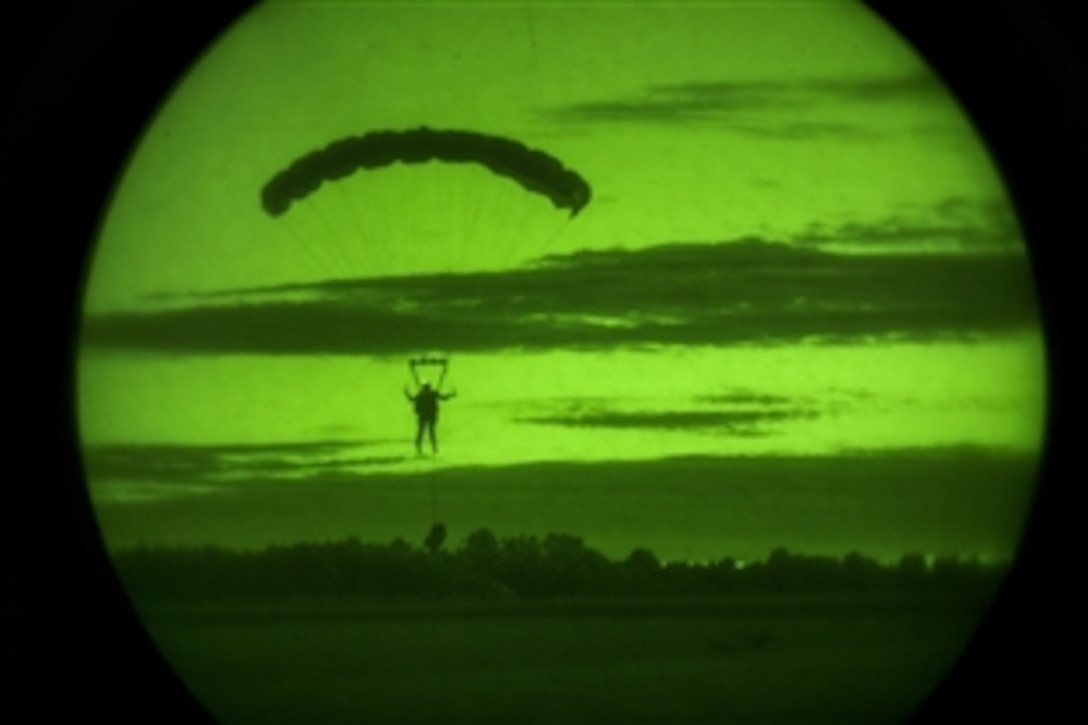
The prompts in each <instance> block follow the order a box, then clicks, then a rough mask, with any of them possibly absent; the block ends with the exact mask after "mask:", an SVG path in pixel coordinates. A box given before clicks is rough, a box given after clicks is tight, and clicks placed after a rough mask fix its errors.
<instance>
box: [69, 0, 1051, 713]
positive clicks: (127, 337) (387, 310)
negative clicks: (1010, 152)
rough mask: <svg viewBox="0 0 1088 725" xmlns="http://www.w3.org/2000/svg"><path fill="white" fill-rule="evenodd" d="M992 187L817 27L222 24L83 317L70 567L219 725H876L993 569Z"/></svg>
mask: <svg viewBox="0 0 1088 725" xmlns="http://www.w3.org/2000/svg"><path fill="white" fill-rule="evenodd" d="M1046 384H1047V382H1046V375H1045V347H1044V340H1043V336H1042V331H1041V326H1040V318H1039V313H1038V309H1037V304H1036V297H1035V289H1034V285H1033V281H1032V276H1031V271H1030V266H1029V258H1028V255H1027V250H1026V246H1025V244H1024V241H1023V238H1022V234H1021V231H1020V228H1019V226H1018V222H1017V219H1016V217H1015V214H1014V212H1013V208H1012V206H1011V204H1010V200H1009V197H1008V194H1007V192H1006V190H1005V188H1004V187H1003V184H1002V181H1001V179H1000V177H999V175H998V173H997V171H996V169H995V166H994V164H993V162H992V160H991V159H990V157H989V156H988V154H987V151H986V149H985V148H984V147H983V145H982V143H981V142H980V140H979V138H978V137H977V136H976V134H975V132H974V130H973V128H972V125H971V123H970V122H969V120H968V119H967V117H966V116H965V114H964V112H963V111H962V109H961V108H960V107H959V106H958V104H957V102H956V101H955V99H954V97H953V96H952V95H951V93H950V91H949V90H948V89H947V88H946V87H945V86H944V85H943V84H942V82H941V81H940V80H939V79H938V78H937V76H936V75H935V74H934V73H933V71H932V70H931V69H930V68H929V67H928V66H927V65H926V63H925V62H924V61H923V60H922V58H921V57H920V56H919V55H918V54H917V53H916V52H915V51H914V50H912V49H911V48H910V46H908V45H907V43H906V42H905V41H904V40H903V39H901V38H900V37H899V36H898V35H896V33H895V32H894V31H893V30H892V29H891V28H889V27H888V26H886V25H885V24H884V23H883V22H882V21H881V20H880V19H879V18H878V17H877V16H876V15H875V14H873V13H872V12H871V11H870V10H868V9H866V8H865V7H864V6H862V5H851V4H842V3H826V4H823V3H813V4H758V3H733V4H720V5H719V4H710V3H708V4H691V5H657V4H645V5H614V4H586V5H576V4H563V5H561V6H560V5H551V4H545V3H539V4H487V5H465V4H461V5H457V4H422V3H416V4H402V5H386V4H381V5H378V4H375V5H368V4H362V3H358V4H337V3H314V4H307V3H286V2H285V3H267V4H263V5H260V6H259V7H257V8H255V9H253V10H251V11H250V12H248V13H247V14H246V15H244V16H243V17H242V18H241V19H240V20H239V21H238V22H237V23H235V24H234V25H233V26H232V27H230V28H229V29H228V30H227V31H226V32H225V33H224V34H223V35H222V36H221V37H220V38H219V40H218V41H217V42H216V43H215V44H214V45H213V46H212V47H210V48H209V49H208V50H207V52H206V53H205V54H204V56H202V57H201V59H200V60H199V61H198V62H197V63H195V64H194V65H193V66H192V67H191V69H190V70H189V71H188V72H187V74H186V75H185V76H184V77H183V78H182V79H180V81H179V83H178V85H177V86H176V88H175V89H174V90H173V92H172V93H171V95H170V96H169V97H168V98H167V99H166V100H165V101H164V103H163V105H162V106H161V108H160V110H159V111H158V113H157V115H156V116H155V117H154V118H153V119H152V121H151V122H150V123H149V125H148V126H147V128H146V131H145V133H144V134H143V136H142V137H141V138H140V139H139V141H138V143H137V145H136V146H135V147H134V150H133V154H132V156H131V160H130V162H129V163H128V165H127V167H126V169H125V171H124V173H123V175H122V177H121V178H120V179H119V181H118V185H117V188H116V191H115V193H114V195H113V197H112V200H111V202H110V205H109V207H108V209H106V210H105V212H104V216H103V222H102V226H101V231H100V235H99V238H98V240H97V246H96V250H95V254H94V257H93V260H92V263H91V265H90V267H89V271H88V281H87V287H86V294H85V298H84V306H83V317H82V327H81V337H80V347H79V360H78V412H79V433H80V439H81V446H82V453H83V458H84V462H85V467H86V470H87V485H88V487H89V493H90V496H91V499H92V501H93V506H94V512H95V516H96V518H97V521H98V524H99V528H100V532H101V536H102V538H103V541H104V543H105V545H106V546H107V548H108V551H109V552H110V556H111V559H112V562H113V564H114V566H115V568H116V570H117V572H118V573H119V575H120V577H121V579H122V581H123V582H124V585H125V589H126V592H127V595H128V596H129V597H130V599H131V601H132V602H133V604H134V606H135V607H136V609H137V611H138V612H139V615H140V617H141V619H142V621H143V623H144V624H145V625H146V628H147V630H148V632H149V633H150V635H151V637H152V638H153V640H154V642H155V643H156V646H157V647H158V648H159V649H160V650H161V652H162V653H163V655H164V656H165V657H166V659H167V660H168V661H169V663H170V664H171V666H172V667H173V668H174V670H175V671H176V672H177V674H178V675H179V676H180V678H181V679H182V680H183V682H184V683H185V685H186V686H187V687H188V688H189V689H190V691H191V692H192V693H193V694H194V696H195V697H196V698H197V699H198V700H199V701H200V702H201V703H202V704H203V706H204V707H206V708H207V710H208V711H209V712H210V713H211V714H212V715H213V716H214V717H216V718H217V719H219V720H221V721H222V722H226V723H231V722H262V723H275V722H292V723H294V722H362V721H383V722H452V721H459V722H464V721H473V722H513V721H518V722H520V721H524V720H533V721H534V722H601V721H607V722H624V721H627V722H630V721H639V722H647V721H662V722H683V721H698V722H710V721H740V720H744V721H758V722H786V721H788V722H889V723H893V722H899V721H901V720H903V719H905V718H907V717H908V716H909V715H910V714H911V712H913V711H914V709H915V708H916V707H917V706H918V705H920V704H921V703H922V702H923V701H924V700H925V698H926V697H927V695H928V694H929V693H930V692H931V691H932V690H933V688H934V687H936V686H937V684H938V683H940V682H941V680H942V678H943V677H944V675H945V674H946V673H947V672H948V671H949V668H951V667H952V666H953V664H954V663H955V662H956V660H957V658H958V657H959V655H960V654H961V653H962V652H963V650H964V648H965V646H966V644H967V642H968V641H969V639H970V637H971V635H972V633H973V632H974V631H975V629H976V627H977V626H978V623H979V621H980V619H981V617H982V615H983V613H984V612H985V611H986V607H987V605H988V604H989V602H990V601H991V599H992V597H993V595H994V593H995V591H996V590H997V587H998V586H999V585H1000V583H1001V582H1002V580H1003V577H1004V576H1005V574H1006V572H1007V571H1008V569H1009V567H1010V566H1011V564H1012V562H1013V561H1014V560H1015V558H1016V553H1017V546H1018V541H1019V538H1020V535H1021V532H1022V529H1023V527H1024V525H1025V521H1026V516H1027V511H1028V509H1029V505H1030V503H1031V501H1032V496H1033V492H1034V487H1035V476H1036V469H1037V467H1038V464H1039V461H1040V457H1041V451H1042V446H1043V433H1044V430H1043V429H1044V424H1043V422H1044V417H1045V412H1046V411H1045V393H1046Z"/></svg>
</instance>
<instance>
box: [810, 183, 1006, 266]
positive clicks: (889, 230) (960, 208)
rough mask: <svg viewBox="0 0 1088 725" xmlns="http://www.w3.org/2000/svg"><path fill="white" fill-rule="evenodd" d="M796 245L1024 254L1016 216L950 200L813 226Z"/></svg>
mask: <svg viewBox="0 0 1088 725" xmlns="http://www.w3.org/2000/svg"><path fill="white" fill-rule="evenodd" d="M790 241H791V242H793V243H795V244H800V245H811V246H825V245H849V246H857V247H861V248H869V249H874V250H885V251H886V250H888V249H889V248H891V249H894V248H895V247H897V246H911V247H918V246H920V245H921V246H924V245H935V246H939V247H943V248H945V249H955V250H958V251H963V252H1002V253H1010V254H1011V253H1021V254H1022V253H1023V252H1024V250H1025V248H1024V244H1023V241H1022V235H1021V233H1020V230H1019V228H1018V226H1017V223H1016V218H1015V215H1014V213H1013V211H1012V208H1011V207H1010V206H1009V204H1008V203H1007V202H1005V201H1002V200H985V201H979V200H975V199H967V198H963V197H950V198H948V199H945V200H943V201H941V202H939V203H938V204H936V205H934V206H933V207H927V208H913V209H912V208H907V209H905V210H904V211H902V212H901V213H899V214H897V215H895V216H892V217H889V218H885V219H880V220H875V221H867V222H852V223H846V224H840V225H837V226H834V227H828V226H825V225H820V224H817V225H813V226H812V227H810V228H809V229H808V230H807V231H806V232H804V233H802V234H799V235H797V236H796V237H794V238H793V239H791V240H790Z"/></svg>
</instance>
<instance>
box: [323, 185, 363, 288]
mask: <svg viewBox="0 0 1088 725" xmlns="http://www.w3.org/2000/svg"><path fill="white" fill-rule="evenodd" d="M330 186H333V187H335V188H336V194H337V196H338V197H339V198H340V200H341V202H342V204H343V206H344V207H345V208H346V210H347V211H346V216H347V217H348V226H349V227H350V229H349V232H348V233H349V235H350V238H349V239H348V240H347V243H344V241H343V239H341V241H340V243H339V244H338V245H337V246H338V251H340V252H341V253H342V254H343V256H344V257H345V258H346V260H347V262H348V265H349V266H348V269H347V270H346V271H347V273H348V275H349V276H350V277H353V278H354V277H358V276H359V270H360V269H365V268H366V257H367V254H366V249H367V241H368V240H367V236H368V235H367V233H366V230H365V229H364V228H363V224H362V221H361V219H362V211H361V210H360V208H359V195H358V194H353V193H352V190H350V189H349V188H348V185H347V184H330ZM361 250H363V251H361Z"/></svg>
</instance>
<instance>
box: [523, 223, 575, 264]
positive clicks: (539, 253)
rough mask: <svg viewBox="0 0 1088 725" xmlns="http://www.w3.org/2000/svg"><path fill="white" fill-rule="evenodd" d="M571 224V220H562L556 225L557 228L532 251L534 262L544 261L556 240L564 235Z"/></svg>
mask: <svg viewBox="0 0 1088 725" xmlns="http://www.w3.org/2000/svg"><path fill="white" fill-rule="evenodd" d="M569 223H570V219H562V220H560V221H559V222H558V223H556V225H555V228H553V229H552V231H551V233H549V234H548V236H547V237H546V238H545V239H544V241H542V242H541V243H540V244H538V245H537V246H536V249H534V250H533V251H532V256H531V259H532V260H534V261H540V260H542V259H543V258H544V257H545V256H546V255H547V253H548V250H549V249H550V248H551V246H552V244H554V243H555V240H556V239H557V238H558V237H559V235H560V234H562V233H563V231H564V230H566V228H567V224H569Z"/></svg>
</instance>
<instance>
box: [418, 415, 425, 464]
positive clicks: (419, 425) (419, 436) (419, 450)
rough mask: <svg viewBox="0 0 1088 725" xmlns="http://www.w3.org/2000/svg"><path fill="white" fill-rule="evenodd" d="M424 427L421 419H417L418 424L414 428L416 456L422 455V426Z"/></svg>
mask: <svg viewBox="0 0 1088 725" xmlns="http://www.w3.org/2000/svg"><path fill="white" fill-rule="evenodd" d="M424 425H425V423H424V421H423V418H420V419H419V423H418V425H417V426H416V455H420V456H422V455H423V426H424Z"/></svg>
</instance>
